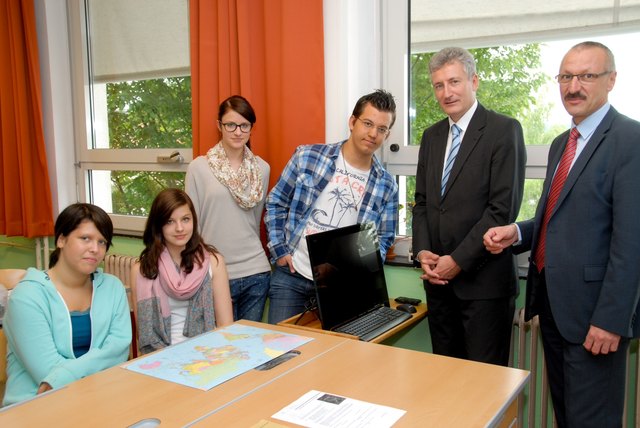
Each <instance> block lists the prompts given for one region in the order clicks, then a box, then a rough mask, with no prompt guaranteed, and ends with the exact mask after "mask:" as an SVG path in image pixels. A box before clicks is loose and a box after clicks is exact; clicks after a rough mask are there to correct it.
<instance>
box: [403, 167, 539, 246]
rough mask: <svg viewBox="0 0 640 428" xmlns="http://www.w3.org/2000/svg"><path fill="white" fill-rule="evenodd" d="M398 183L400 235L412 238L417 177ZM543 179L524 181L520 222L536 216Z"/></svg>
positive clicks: (404, 177) (404, 178)
mask: <svg viewBox="0 0 640 428" xmlns="http://www.w3.org/2000/svg"><path fill="white" fill-rule="evenodd" d="M396 179H397V181H398V189H399V190H398V195H399V200H400V209H399V210H398V230H397V234H398V235H406V236H412V235H413V229H412V227H411V221H412V219H413V217H412V210H413V206H414V205H415V191H416V177H415V175H411V176H404V175H398V176H396ZM543 183H544V180H543V179H539V178H527V179H526V180H525V181H524V195H523V197H522V205H521V206H520V212H519V214H518V221H521V220H528V219H530V218H533V217H534V216H535V214H536V207H537V206H538V200H539V199H540V195H541V194H542V185H543Z"/></svg>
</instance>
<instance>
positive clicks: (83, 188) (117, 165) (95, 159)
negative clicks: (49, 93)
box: [67, 0, 193, 236]
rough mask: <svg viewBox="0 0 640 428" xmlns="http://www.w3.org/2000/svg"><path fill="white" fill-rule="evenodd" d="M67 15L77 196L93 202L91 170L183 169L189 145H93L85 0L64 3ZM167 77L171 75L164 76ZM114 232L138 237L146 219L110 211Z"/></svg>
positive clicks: (189, 157) (189, 153) (190, 155)
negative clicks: (172, 160) (162, 159)
mask: <svg viewBox="0 0 640 428" xmlns="http://www.w3.org/2000/svg"><path fill="white" fill-rule="evenodd" d="M67 5H68V6H67V7H68V10H67V13H68V16H69V39H70V40H69V46H70V60H71V61H70V62H71V72H72V91H73V94H74V95H73V102H72V110H73V112H72V114H73V118H74V134H75V144H74V147H75V159H76V161H75V165H74V166H75V177H76V190H77V197H78V199H79V200H80V201H82V202H90V203H91V202H93V200H94V197H93V190H92V184H91V178H90V176H91V171H92V170H101V171H158V172H184V173H186V171H187V167H188V165H189V163H190V162H191V161H192V160H193V150H192V149H191V148H186V149H185V148H170V149H167V148H161V149H159V148H149V149H107V148H92V149H90V148H89V147H90V146H91V145H93V142H94V141H95V140H96V135H95V132H96V131H95V129H96V128H95V126H94V125H95V124H94V120H95V111H96V105H95V103H96V100H95V94H94V93H93V91H92V80H91V51H90V46H89V28H88V26H89V16H88V13H87V6H86V1H85V0H70V1H69V2H68V3H67ZM167 77H170V76H167ZM175 151H177V152H178V153H179V154H180V155H181V157H182V162H176V163H165V162H160V161H159V158H160V157H167V156H170V155H171V154H172V153H173V152H175ZM109 216H110V217H111V220H112V221H113V225H114V231H115V233H117V234H122V235H133V236H141V235H142V231H143V230H144V225H145V222H146V218H144V217H139V216H132V215H121V214H112V213H109Z"/></svg>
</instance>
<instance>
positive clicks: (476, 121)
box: [440, 104, 487, 199]
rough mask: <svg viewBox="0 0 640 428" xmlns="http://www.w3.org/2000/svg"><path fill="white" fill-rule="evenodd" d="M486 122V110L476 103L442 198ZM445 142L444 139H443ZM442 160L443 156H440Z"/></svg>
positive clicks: (453, 181) (476, 142)
mask: <svg viewBox="0 0 640 428" xmlns="http://www.w3.org/2000/svg"><path fill="white" fill-rule="evenodd" d="M486 124H487V111H486V110H485V108H484V107H482V105H480V104H478V108H477V109H476V111H475V113H474V114H473V116H472V117H471V121H469V126H468V127H467V129H466V130H465V131H464V136H463V137H462V142H461V143H460V150H459V151H458V156H456V160H455V163H454V164H453V169H452V170H451V174H449V180H448V181H447V187H446V188H445V189H444V195H442V198H443V199H444V198H445V197H446V196H447V194H448V193H449V189H451V188H452V187H453V186H454V185H455V182H456V178H457V177H458V175H459V174H460V171H462V168H463V166H464V164H465V162H466V161H467V159H468V158H469V155H470V154H471V153H472V152H473V149H474V148H475V147H476V145H477V144H478V141H480V138H481V137H482V134H483V133H484V128H485V126H486ZM445 144H446V141H445ZM442 158H443V162H444V156H442ZM443 167H444V163H443V164H442V167H441V168H440V176H441V177H442V168H443Z"/></svg>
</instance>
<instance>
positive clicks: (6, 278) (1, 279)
mask: <svg viewBox="0 0 640 428" xmlns="http://www.w3.org/2000/svg"><path fill="white" fill-rule="evenodd" d="M26 272H27V271H26V270H24V269H0V284H2V285H3V286H4V288H6V289H7V290H13V288H14V287H15V286H16V285H18V283H19V282H20V280H21V279H22V277H24V274H25V273H26ZM6 382H7V338H6V337H5V336H4V331H3V330H2V328H0V401H1V400H2V397H3V396H4V386H5V383H6Z"/></svg>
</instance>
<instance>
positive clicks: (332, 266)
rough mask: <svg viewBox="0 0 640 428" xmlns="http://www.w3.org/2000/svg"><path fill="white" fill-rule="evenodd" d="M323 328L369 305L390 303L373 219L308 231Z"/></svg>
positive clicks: (372, 306)
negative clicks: (330, 228)
mask: <svg viewBox="0 0 640 428" xmlns="http://www.w3.org/2000/svg"><path fill="white" fill-rule="evenodd" d="M306 239H307V246H308V247H309V259H310V261H311V269H312V271H313V280H314V283H315V288H316V298H317V302H318V310H319V313H320V321H321V323H322V328H323V329H325V330H331V329H332V328H334V327H335V326H337V325H339V324H342V323H344V322H346V321H349V320H351V319H352V318H355V317H357V316H358V315H360V314H362V313H364V312H366V311H367V310H369V309H372V308H374V307H375V306H379V305H380V304H383V305H385V306H389V295H388V293H387V284H386V281H385V277H384V269H383V264H382V258H381V257H380V251H379V247H378V235H377V233H376V229H375V226H374V225H373V223H364V224H361V225H360V224H355V225H352V226H347V227H341V228H338V229H333V230H328V231H326V232H320V233H316V234H313V235H307V237H306Z"/></svg>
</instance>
